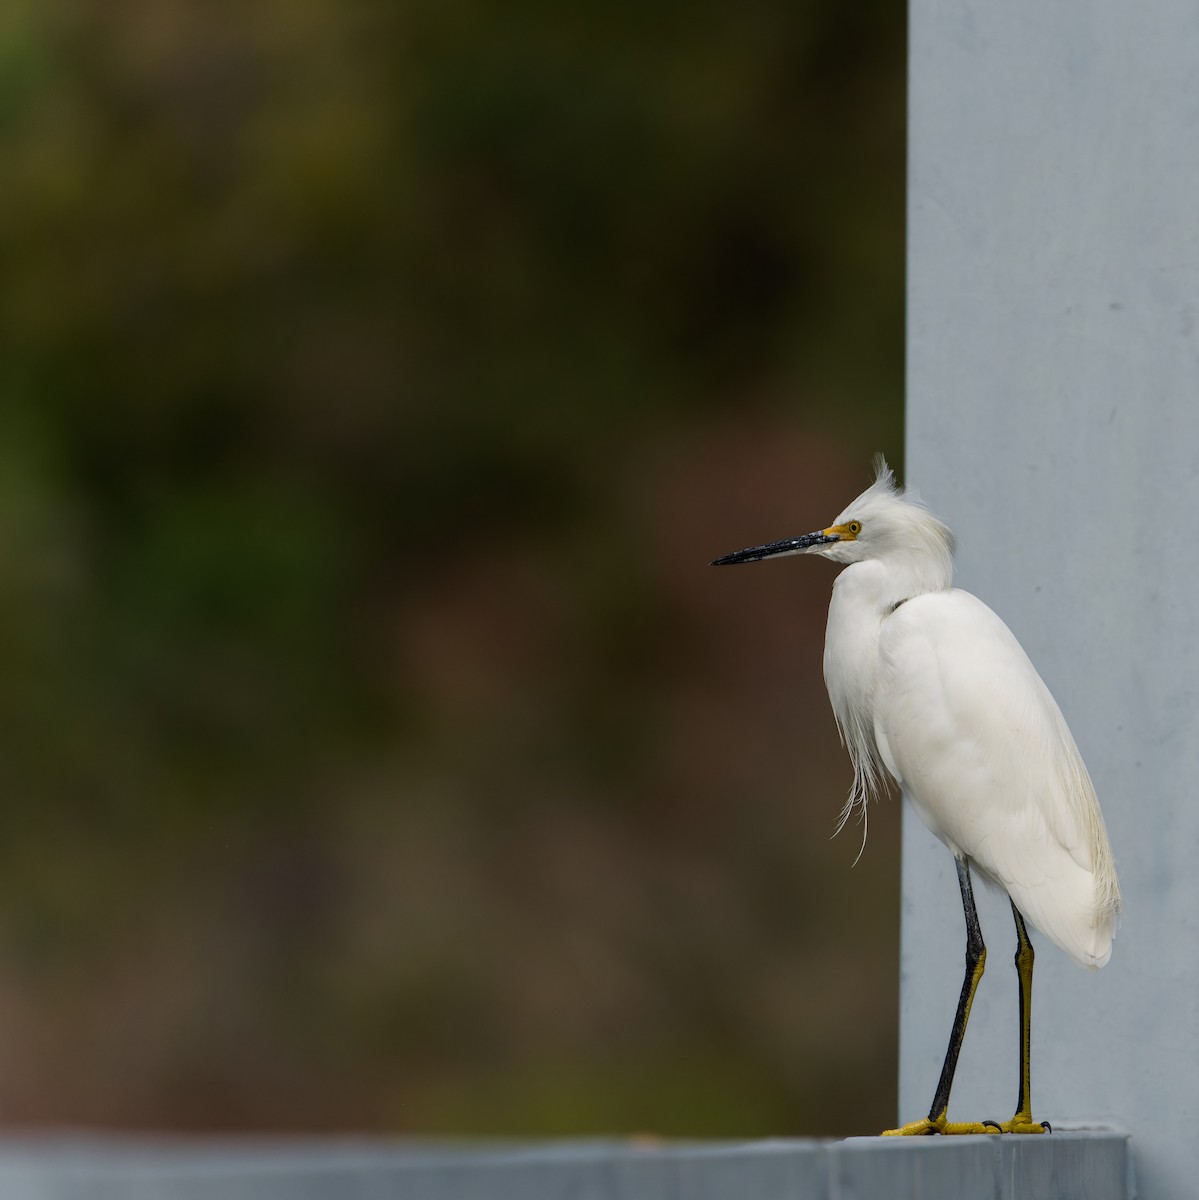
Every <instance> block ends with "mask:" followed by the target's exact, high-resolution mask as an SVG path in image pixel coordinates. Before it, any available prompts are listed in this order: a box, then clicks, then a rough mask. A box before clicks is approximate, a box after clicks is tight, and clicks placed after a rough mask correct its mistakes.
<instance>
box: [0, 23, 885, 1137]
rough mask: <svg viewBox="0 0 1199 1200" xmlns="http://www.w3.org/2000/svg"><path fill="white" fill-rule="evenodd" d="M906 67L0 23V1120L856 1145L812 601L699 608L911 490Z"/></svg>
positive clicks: (843, 934)
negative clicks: (786, 543) (880, 460)
mask: <svg viewBox="0 0 1199 1200" xmlns="http://www.w3.org/2000/svg"><path fill="white" fill-rule="evenodd" d="M903 23H904V15H903V10H902V8H901V7H900V8H897V7H896V6H894V5H888V4H884V3H878V2H867V3H864V4H859V5H853V6H846V5H842V4H836V3H831V2H828V0H807V2H805V3H799V4H795V3H790V4H788V3H783V2H782V0H747V2H746V3H744V4H741V5H739V6H735V7H727V6H726V7H721V6H700V7H698V8H697V7H696V6H695V5H682V4H675V3H670V2H663V3H659V4H655V5H648V6H647V5H644V4H635V3H628V2H625V0H608V2H607V3H604V4H596V3H590V2H589V0H585V2H584V3H581V4H575V5H570V6H561V5H550V4H545V3H540V2H537V0H517V2H515V3H510V4H507V5H504V6H499V7H497V6H494V5H490V4H485V3H481V2H480V0H409V2H408V3H407V4H404V5H389V4H382V3H377V2H375V3H368V2H366V0H357V2H351V3H346V2H345V0H257V2H255V3H251V4H231V3H208V4H200V3H195V2H194V0H118V2H116V3H113V4H107V5H104V6H92V5H87V4H83V3H79V2H78V0H50V2H48V3H33V0H15V2H14V3H12V4H10V5H9V6H7V8H6V10H5V13H4V14H3V16H0V154H2V158H3V162H4V164H5V166H4V185H3V187H2V188H0V278H2V279H3V287H2V288H0V784H2V791H3V796H4V802H3V804H2V805H0V1060H2V1061H3V1063H4V1070H3V1071H0V1103H2V1105H3V1108H2V1111H3V1112H4V1114H5V1116H6V1118H8V1119H9V1120H12V1121H64V1122H66V1121H69V1122H81V1121H88V1122H101V1123H113V1124H124V1125H157V1126H189V1127H200V1128H266V1127H292V1128H303V1127H323V1128H337V1127H366V1128H377V1129H386V1130H432V1131H436V1130H443V1131H465V1132H519V1133H529V1134H538V1133H542V1134H545V1133H559V1132H578V1131H600V1130H622V1129H623V1130H634V1129H643V1130H652V1131H657V1132H662V1133H692V1134H714V1133H727V1134H755V1133H765V1132H796V1133H820V1132H851V1131H857V1132H862V1131H869V1130H871V1129H872V1128H873V1127H875V1126H878V1125H879V1124H880V1123H882V1122H884V1121H887V1122H889V1121H890V1119H891V1117H892V1116H893V1113H892V1099H891V1098H892V1095H893V1092H894V1041H895V1028H894V1026H895V1019H896V1018H895V993H896V987H897V983H896V955H897V952H896V918H895V916H894V915H893V912H892V907H893V904H894V899H893V897H894V889H895V880H896V872H897V868H896V861H895V859H896V854H895V851H894V847H893V841H894V830H895V817H894V814H893V813H892V812H888V811H885V810H884V811H882V812H880V814H879V819H878V821H877V823H876V827H877V830H878V832H876V833H874V835H873V837H874V841H873V842H872V847H873V848H872V849H871V850H870V851H868V853H867V856H866V858H865V859H864V861H863V864H862V866H860V867H859V869H858V871H857V872H856V873H855V874H854V875H853V877H850V876H849V873H848V863H849V861H850V859H851V858H852V853H853V851H854V849H856V848H855V847H849V846H848V843H845V842H838V843H833V844H832V847H830V846H829V844H828V843H827V842H826V841H825V836H826V834H827V833H828V832H829V831H830V830H831V824H832V819H833V816H834V815H835V812H836V810H837V807H838V805H839V803H840V798H841V793H842V791H843V788H844V785H845V783H846V781H847V775H846V771H845V769H844V765H843V764H842V762H841V760H840V758H839V752H838V750H837V748H836V744H835V742H836V739H835V733H834V731H833V729H832V723H831V720H830V719H829V718H828V716H827V713H826V711H825V703H824V700H823V696H822V694H821V690H820V682H819V642H820V635H821V630H822V620H823V616H822V614H823V607H824V604H825V600H826V592H827V584H828V576H827V574H821V573H820V572H819V571H818V570H817V571H813V572H812V574H811V575H808V576H801V575H800V573H798V572H797V573H794V574H792V573H789V572H787V571H785V570H781V571H779V572H777V573H775V574H768V573H765V572H764V573H763V574H762V575H756V576H751V575H749V574H748V573H747V574H746V575H744V576H743V575H741V574H740V573H736V575H737V577H736V578H735V579H725V578H720V579H719V580H716V579H713V578H711V577H710V576H709V574H705V573H704V570H703V564H704V563H705V562H706V561H707V559H708V558H711V557H712V556H714V555H715V554H717V553H721V552H723V551H726V550H729V549H732V548H734V547H735V546H737V545H741V544H745V543H748V542H751V541H758V540H762V539H764V538H768V537H776V536H783V535H785V534H788V533H793V532H798V531H800V530H804V529H807V528H809V527H812V526H814V525H819V524H820V523H821V522H823V521H825V520H827V519H830V518H831V516H832V515H833V513H834V512H835V511H836V510H837V509H838V508H839V507H840V506H841V504H842V503H843V502H844V500H845V499H847V498H848V496H850V495H852V494H853V491H854V490H855V489H856V488H857V487H858V485H859V484H860V483H861V482H862V480H863V479H864V476H865V469H866V460H867V457H868V455H869V453H870V452H871V451H873V450H874V449H877V448H883V449H885V450H889V451H890V452H891V454H892V456H893V457H895V455H896V452H897V450H898V444H899V436H900V434H899V429H900V416H899V412H900V406H899V397H900V391H901V361H902V222H903V203H902V195H903V191H902V189H903V118H904V114H903V86H904V85H903V50H904V24H903ZM771 522H774V523H773V524H771ZM730 574H734V573H730ZM889 841H890V842H891V843H892V844H891V845H888V842H889Z"/></svg>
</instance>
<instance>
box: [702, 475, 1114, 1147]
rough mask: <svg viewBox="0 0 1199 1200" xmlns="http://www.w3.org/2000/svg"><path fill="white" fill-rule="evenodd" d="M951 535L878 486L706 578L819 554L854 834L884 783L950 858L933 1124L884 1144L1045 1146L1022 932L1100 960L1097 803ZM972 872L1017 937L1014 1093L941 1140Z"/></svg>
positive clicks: (1110, 917)
mask: <svg viewBox="0 0 1199 1200" xmlns="http://www.w3.org/2000/svg"><path fill="white" fill-rule="evenodd" d="M953 549H954V542H953V534H952V533H951V532H950V531H949V529H948V528H947V527H946V526H945V525H943V524H942V523H941V522H940V521H939V520H937V518H936V517H934V516H933V515H932V514H931V513H930V512H928V511H927V509H925V508H924V507H923V505H922V504H921V503H920V501H919V500H918V499H917V498H916V497H914V496H913V495H911V494H905V492H904V491H902V490H901V489H899V488H898V487H897V486H896V484H895V481H894V478H893V476H892V474H891V471H890V469H889V468H888V467H887V464H886V463H885V461H883V459H882V458H881V456H880V458H879V459H878V460H877V475H876V478H875V481H874V483H873V484H872V486H871V487H869V488H868V489H867V490H866V491H865V492H863V493H862V494H861V495H860V496H859V497H858V498H857V499H856V500H855V501H853V503H852V504H850V505H849V507H848V508H846V509H845V511H844V512H843V513H842V514H841V515H840V516H839V517H837V519H836V520H835V521H834V522H833V523H832V525H830V526H829V527H828V528H826V529H821V530H818V531H817V532H815V533H809V534H805V535H804V536H803V537H798V538H791V539H790V540H788V541H782V542H773V543H771V544H769V545H764V546H753V547H751V548H750V549H748V550H739V551H737V552H736V553H735V554H729V555H726V556H725V557H724V558H718V559H717V560H716V562H715V563H714V564H713V565H715V566H723V565H725V564H731V563H744V562H756V561H758V560H759V559H764V558H774V557H777V556H780V555H787V554H819V555H822V556H823V557H824V558H828V559H832V560H833V561H834V562H838V563H845V564H848V565H847V566H846V569H845V570H844V571H842V572H841V574H840V575H838V576H837V579H836V582H835V583H834V584H833V596H832V601H831V603H830V605H829V613H828V629H827V631H826V635H825V643H824V678H825V683H826V684H827V686H828V693H829V699H830V700H831V701H832V706H833V713H834V715H835V716H836V719H837V725H838V727H839V729H840V731H841V737H842V740H843V742H844V743H845V746H846V748H847V749H848V751H849V757H850V759H851V760H852V763H853V770H854V779H853V787H852V790H851V791H850V795H849V799H848V801H847V802H846V807H845V813H844V815H843V819H844V816H848V815H849V814H850V813H852V812H853V811H854V810H855V809H856V810H859V811H860V812H861V813H862V815H863V817H864V815H865V806H866V804H867V802H868V801H869V799H870V798H871V797H872V796H873V795H875V794H877V792H878V791H879V790H881V788H882V786H883V781H884V779H885V777H886V776H887V775H889V776H890V777H891V778H892V779H894V780H895V782H896V783H897V784H898V785H899V787H900V789H901V791H902V792H903V794H904V795H905V796H906V797H907V798H908V801H909V802H910V803H911V805H912V807H913V808H914V809H915V810H916V812H917V813H918V814H919V816H920V818H921V820H923V821H924V823H925V824H926V825H927V826H928V828H929V829H930V830H932V832H933V833H934V834H936V836H937V837H938V838H940V840H941V841H942V842H943V843H944V844H945V845H946V846H947V847H948V849H949V850H950V851H951V852H952V853H953V856H954V860H955V862H956V864H957V875H958V884H959V887H960V889H961V894H962V908H963V911H964V912H965V917H966V976H965V979H964V980H963V982H962V991H961V996H960V998H959V1000H958V1006H957V1013H956V1015H955V1017H954V1021H953V1029H952V1032H951V1033H950V1037H949V1049H948V1050H947V1051H946V1054H945V1062H944V1065H943V1067H942V1069H941V1076H940V1080H939V1082H938V1083H937V1088H936V1092H935V1094H934V1096H933V1102H932V1106H931V1107H930V1109H929V1113H928V1116H927V1117H925V1118H924V1119H923V1120H921V1121H914V1122H912V1123H911V1124H909V1125H904V1126H903V1127H902V1128H900V1129H891V1130H888V1131H887V1132H888V1133H889V1134H931V1133H946V1134H948V1133H999V1132H1003V1133H1042V1132H1044V1131H1045V1130H1046V1129H1047V1128H1048V1126H1047V1125H1043V1124H1041V1123H1040V1122H1038V1121H1034V1120H1033V1117H1032V1108H1031V1100H1030V1097H1029V1086H1030V1085H1029V1061H1028V1059H1029V1020H1030V1015H1031V997H1032V969H1033V949H1032V945H1031V944H1030V942H1029V940H1028V932H1027V930H1026V928H1025V920H1027V921H1029V922H1030V923H1031V924H1032V925H1033V926H1035V927H1036V928H1037V929H1039V930H1040V931H1041V932H1042V933H1043V934H1044V935H1045V936H1046V937H1047V938H1049V940H1050V941H1052V942H1054V943H1056V944H1057V945H1058V946H1060V947H1061V948H1062V949H1063V950H1064V951H1065V952H1066V953H1067V954H1069V955H1070V957H1071V958H1073V959H1074V961H1075V962H1077V963H1079V964H1080V965H1082V966H1084V967H1090V968H1092V969H1094V968H1098V967H1101V966H1103V965H1104V963H1106V962H1107V961H1108V959H1109V958H1110V957H1111V951H1112V937H1113V934H1114V932H1115V923H1116V917H1117V915H1118V913H1119V911H1120V891H1119V886H1118V884H1117V882H1116V870H1115V864H1114V862H1113V860H1112V853H1111V849H1110V848H1109V845H1108V839H1107V832H1106V830H1105V829H1104V825H1103V817H1102V815H1101V814H1100V811H1099V803H1098V801H1097V799H1096V797H1095V790H1094V788H1093V786H1092V785H1091V780H1090V777H1089V775H1088V774H1087V769H1086V767H1085V766H1084V765H1083V761H1082V757H1081V755H1080V754H1079V752H1078V747H1077V746H1076V745H1075V744H1074V738H1073V737H1072V736H1071V734H1070V730H1069V728H1068V727H1067V725H1066V721H1065V719H1064V718H1063V716H1062V714H1061V710H1060V709H1059V708H1058V706H1057V704H1056V702H1055V701H1054V699H1053V697H1052V696H1051V695H1050V693H1049V689H1048V688H1047V687H1046V686H1045V684H1044V682H1043V681H1042V680H1041V677H1040V676H1039V675H1038V674H1037V672H1036V670H1035V668H1034V667H1033V665H1032V663H1031V662H1029V660H1028V656H1027V655H1026V654H1025V653H1024V650H1023V649H1022V648H1021V646H1020V643H1019V642H1017V640H1016V638H1015V636H1014V635H1013V634H1012V632H1011V630H1009V629H1008V627H1007V626H1006V625H1005V624H1004V623H1003V622H1002V621H1001V620H1000V619H999V617H997V616H996V615H995V614H994V613H993V612H992V611H991V610H990V609H989V608H988V607H987V606H986V605H985V604H983V602H982V601H981V600H979V599H977V598H976V597H974V596H972V595H971V594H970V593H969V592H964V591H961V590H960V589H957V588H954V587H953V586H952V583H953ZM971 868H974V869H975V870H977V871H978V872H979V874H980V875H981V876H982V877H983V878H984V879H985V880H986V881H987V882H989V883H992V884H994V885H996V886H998V887H999V888H1002V889H1003V891H1004V892H1006V893H1007V895H1008V897H1009V899H1010V901H1011V905H1012V915H1013V916H1014V917H1015V921H1016V943H1017V949H1016V970H1017V975H1018V978H1019V988H1020V1091H1019V1098H1018V1100H1017V1104H1016V1113H1015V1116H1013V1117H1012V1119H1011V1120H1010V1121H1005V1122H1003V1123H1002V1124H999V1123H997V1122H994V1121H987V1122H981V1123H973V1122H972V1123H961V1124H954V1123H951V1122H950V1121H949V1120H948V1116H947V1112H948V1107H949V1091H950V1088H951V1087H952V1085H953V1076H954V1071H955V1069H956V1067H957V1061H958V1054H959V1052H960V1050H961V1046H962V1039H963V1037H964V1035H965V1032H966V1022H967V1020H968V1019H969V1016H970V1006H971V1003H972V1002H973V1000H974V993H975V990H976V989H977V987H978V982H979V979H981V977H982V973H983V966H984V963H985V962H986V947H985V946H984V945H983V938H982V931H981V929H980V928H979V923H978V916H977V913H976V912H975V907H974V895H973V891H972V888H971V874H970V873H971Z"/></svg>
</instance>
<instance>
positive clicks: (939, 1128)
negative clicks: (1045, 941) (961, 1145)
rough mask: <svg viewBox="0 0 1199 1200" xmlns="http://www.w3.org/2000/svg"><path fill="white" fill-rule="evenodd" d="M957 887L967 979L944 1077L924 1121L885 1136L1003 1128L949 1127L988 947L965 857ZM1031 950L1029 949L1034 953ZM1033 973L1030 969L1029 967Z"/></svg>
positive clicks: (960, 861)
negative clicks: (961, 1057)
mask: <svg viewBox="0 0 1199 1200" xmlns="http://www.w3.org/2000/svg"><path fill="white" fill-rule="evenodd" d="M954 862H955V863H956V864H957V869H958V886H959V887H960V888H961V889H962V911H963V912H964V913H965V915H966V977H965V978H964V979H963V980H962V994H961V995H960V996H959V997H958V1010H957V1013H956V1015H955V1016H954V1018H953V1029H952V1031H951V1032H950V1034H949V1049H948V1050H946V1051H945V1063H944V1065H943V1066H942V1067H941V1078H940V1080H939V1081H938V1082H937V1092H936V1095H935V1096H933V1103H932V1107H931V1108H930V1109H929V1110H928V1116H927V1117H925V1118H924V1120H923V1121H913V1122H912V1123H911V1124H909V1125H903V1126H901V1127H900V1128H899V1129H888V1130H887V1131H886V1132H885V1134H884V1136H885V1137H894V1136H903V1137H910V1136H914V1135H919V1134H930V1133H998V1132H999V1131H1000V1126H998V1125H997V1124H995V1123H994V1122H988V1123H986V1124H977V1123H976V1124H958V1125H954V1124H950V1122H949V1119H948V1117H947V1115H946V1114H947V1112H948V1110H949V1089H950V1088H951V1087H953V1076H954V1072H955V1071H956V1070H957V1066H958V1056H959V1055H960V1054H961V1052H962V1039H963V1038H964V1037H965V1036H966V1022H967V1021H968V1020H969V1019H970V1006H971V1005H972V1004H973V1003H974V993H975V992H976V991H977V990H978V981H979V980H980V979H981V978H982V977H983V968H984V967H985V966H986V963H987V948H986V946H985V945H983V931H982V929H981V928H980V926H979V924H978V913H977V911H976V910H975V907H974V889H973V888H972V887H971V885H970V867H969V865H968V864H967V862H966V860H965V859H964V858H956V857H955V859H954ZM1031 950H1032V947H1031V946H1030V947H1029V951H1030V953H1031ZM1030 970H1031V967H1030Z"/></svg>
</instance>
